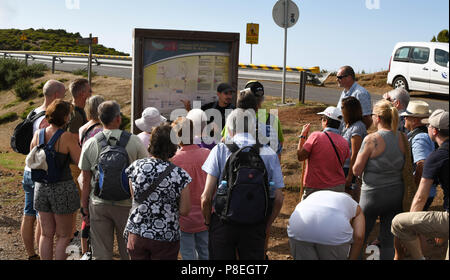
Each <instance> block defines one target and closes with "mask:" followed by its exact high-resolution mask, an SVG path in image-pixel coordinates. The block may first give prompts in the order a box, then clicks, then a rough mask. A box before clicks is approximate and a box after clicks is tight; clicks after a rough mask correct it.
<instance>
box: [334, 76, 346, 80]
mask: <svg viewBox="0 0 450 280" xmlns="http://www.w3.org/2000/svg"><path fill="white" fill-rule="evenodd" d="M345 77H348V75H342V76H336V78H338V80H342V79H343V78H345Z"/></svg>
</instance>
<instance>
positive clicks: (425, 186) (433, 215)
mask: <svg viewBox="0 0 450 280" xmlns="http://www.w3.org/2000/svg"><path fill="white" fill-rule="evenodd" d="M422 123H424V124H426V125H427V127H428V135H429V136H430V138H431V140H432V141H434V142H436V143H437V144H438V145H439V148H438V149H437V150H435V151H433V152H432V153H431V154H430V155H429V156H428V157H427V159H426V160H425V163H424V166H423V172H422V179H421V180H420V185H419V189H418V190H417V192H416V195H415V196H414V200H413V202H412V205H411V209H410V212H407V213H401V214H398V215H397V216H395V218H394V219H393V220H392V228H391V231H392V233H393V234H394V236H395V237H396V238H398V240H400V242H401V243H402V244H403V245H404V246H405V247H406V249H407V250H408V252H409V253H410V254H411V258H412V259H416V260H420V259H425V258H424V256H423V252H422V249H421V246H420V239H419V238H418V236H419V234H423V235H434V236H435V237H439V238H448V237H449V223H448V220H449V208H448V185H449V182H448V179H449V172H448V168H449V166H448V151H449V148H448V145H449V122H448V112H446V111H444V110H442V109H438V110H436V111H434V112H433V113H432V114H431V116H430V117H429V118H428V119H423V120H422ZM435 179H438V180H439V184H440V186H441V187H442V190H443V191H444V203H443V207H444V211H428V212H426V211H423V207H424V205H425V203H426V201H427V198H428V194H429V192H430V188H431V185H432V184H433V182H434V180H435ZM402 258H403V256H402V255H400V254H398V252H396V259H402ZM446 259H447V260H448V259H449V255H448V248H447V256H446Z"/></svg>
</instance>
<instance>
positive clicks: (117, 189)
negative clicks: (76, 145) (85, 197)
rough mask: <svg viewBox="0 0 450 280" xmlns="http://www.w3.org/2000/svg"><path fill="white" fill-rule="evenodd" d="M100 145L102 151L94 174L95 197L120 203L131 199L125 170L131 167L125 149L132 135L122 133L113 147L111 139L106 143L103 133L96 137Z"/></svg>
mask: <svg viewBox="0 0 450 280" xmlns="http://www.w3.org/2000/svg"><path fill="white" fill-rule="evenodd" d="M94 137H95V138H96V140H97V143H100V145H101V150H100V154H99V158H98V163H97V165H96V166H95V173H94V182H95V187H94V195H96V196H98V197H100V198H101V199H105V200H112V201H120V200H125V199H128V198H130V197H131V194H130V188H129V183H128V176H127V175H126V174H125V169H126V168H127V167H128V166H129V165H130V163H129V159H128V153H127V150H126V149H125V147H126V145H127V143H128V141H129V140H130V137H131V134H130V133H129V132H126V131H122V134H121V135H120V139H119V140H118V141H117V142H116V145H111V143H110V140H111V139H114V138H113V137H110V139H108V141H106V137H105V134H104V133H103V132H100V133H97V134H96V135H95V136H94Z"/></svg>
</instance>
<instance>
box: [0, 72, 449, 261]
mask: <svg viewBox="0 0 450 280" xmlns="http://www.w3.org/2000/svg"><path fill="white" fill-rule="evenodd" d="M50 78H53V79H63V80H62V81H64V83H65V85H66V87H67V86H68V84H69V83H70V81H72V80H73V79H74V78H76V77H75V76H74V75H72V74H69V73H63V72H57V73H56V74H54V75H51V74H47V75H46V76H45V77H42V78H40V79H37V80H35V85H39V84H40V83H41V82H43V81H46V80H48V79H50ZM93 83H94V84H93V90H94V94H101V95H103V96H105V97H106V98H107V99H110V100H117V101H118V102H119V103H120V104H121V108H122V112H123V113H124V114H125V115H128V116H129V115H130V112H131V108H130V104H131V102H130V92H131V81H130V80H127V79H120V78H112V77H95V78H94V79H93ZM68 95H69V93H67V94H66V99H69V97H68ZM14 100H15V97H14V96H13V94H12V92H7V91H3V92H0V115H2V114H4V113H7V112H17V113H18V114H19V115H20V114H21V113H22V112H23V111H24V110H25V108H26V107H28V106H30V105H29V104H30V103H29V102H30V101H32V102H34V104H35V105H34V106H39V105H40V104H41V103H42V100H43V98H41V97H38V96H36V97H35V98H34V99H32V100H28V101H26V102H21V103H18V104H16V105H14V106H9V107H8V106H6V107H7V108H5V105H6V104H10V103H11V102H13V101H14ZM274 100H275V99H274V98H270V97H268V99H267V101H266V103H267V104H269V105H267V107H268V108H271V105H270V104H271V102H273V101H274ZM325 107H326V105H324V104H307V106H304V105H297V106H293V107H278V108H277V109H278V116H279V118H280V121H281V123H282V127H283V133H284V137H285V143H284V151H283V155H282V160H281V165H282V171H283V175H284V182H285V185H286V188H285V189H284V190H283V193H284V204H283V208H282V209H281V213H280V215H279V216H278V218H277V219H276V221H275V222H274V224H273V227H272V232H271V238H270V240H269V251H268V255H269V258H270V259H274V260H290V259H292V257H291V256H290V250H289V244H288V237H287V232H286V228H287V225H288V221H289V217H290V215H291V213H292V211H293V210H294V208H295V206H296V205H297V204H298V202H299V200H300V194H299V192H298V188H299V184H300V178H301V164H300V163H299V162H298V161H297V157H296V148H297V143H298V138H297V136H298V135H299V134H300V132H301V129H302V126H303V125H304V124H305V123H311V124H312V131H314V130H318V129H320V123H319V118H318V116H317V112H320V111H322V110H323V109H324V108H325ZM19 121H20V120H16V121H14V122H11V123H7V124H3V125H0V260H23V259H26V252H25V249H24V246H23V242H22V239H21V236H20V225H21V219H22V212H23V202H24V192H23V189H22V185H21V179H22V175H23V163H24V160H25V156H23V155H19V154H17V153H14V152H12V150H11V148H10V146H9V141H10V137H11V134H12V132H13V130H14V127H15V126H16V125H17V123H19ZM440 205H442V192H440V191H439V192H438V197H437V198H436V199H435V202H434V203H433V206H432V208H433V209H440V208H439V207H440ZM377 230H378V224H377V226H376V227H375V229H374V232H373V233H372V234H371V237H370V238H369V241H372V240H374V239H375V238H376V236H377ZM446 245H447V242H445V243H444V245H441V246H436V245H434V244H432V242H431V239H429V244H428V245H427V248H426V250H425V255H426V257H427V258H430V259H443V258H444V256H445V251H446Z"/></svg>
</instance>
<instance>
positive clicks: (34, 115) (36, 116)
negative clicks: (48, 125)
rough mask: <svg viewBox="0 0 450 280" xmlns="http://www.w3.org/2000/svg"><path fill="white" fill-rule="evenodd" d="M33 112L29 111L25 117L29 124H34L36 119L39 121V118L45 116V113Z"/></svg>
mask: <svg viewBox="0 0 450 280" xmlns="http://www.w3.org/2000/svg"><path fill="white" fill-rule="evenodd" d="M35 110H36V109H35ZM35 110H33V111H31V113H30V114H29V115H28V116H27V119H30V122H32V123H34V122H35V121H36V120H37V119H39V118H40V117H42V116H44V115H45V111H41V112H39V113H36V111H35Z"/></svg>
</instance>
